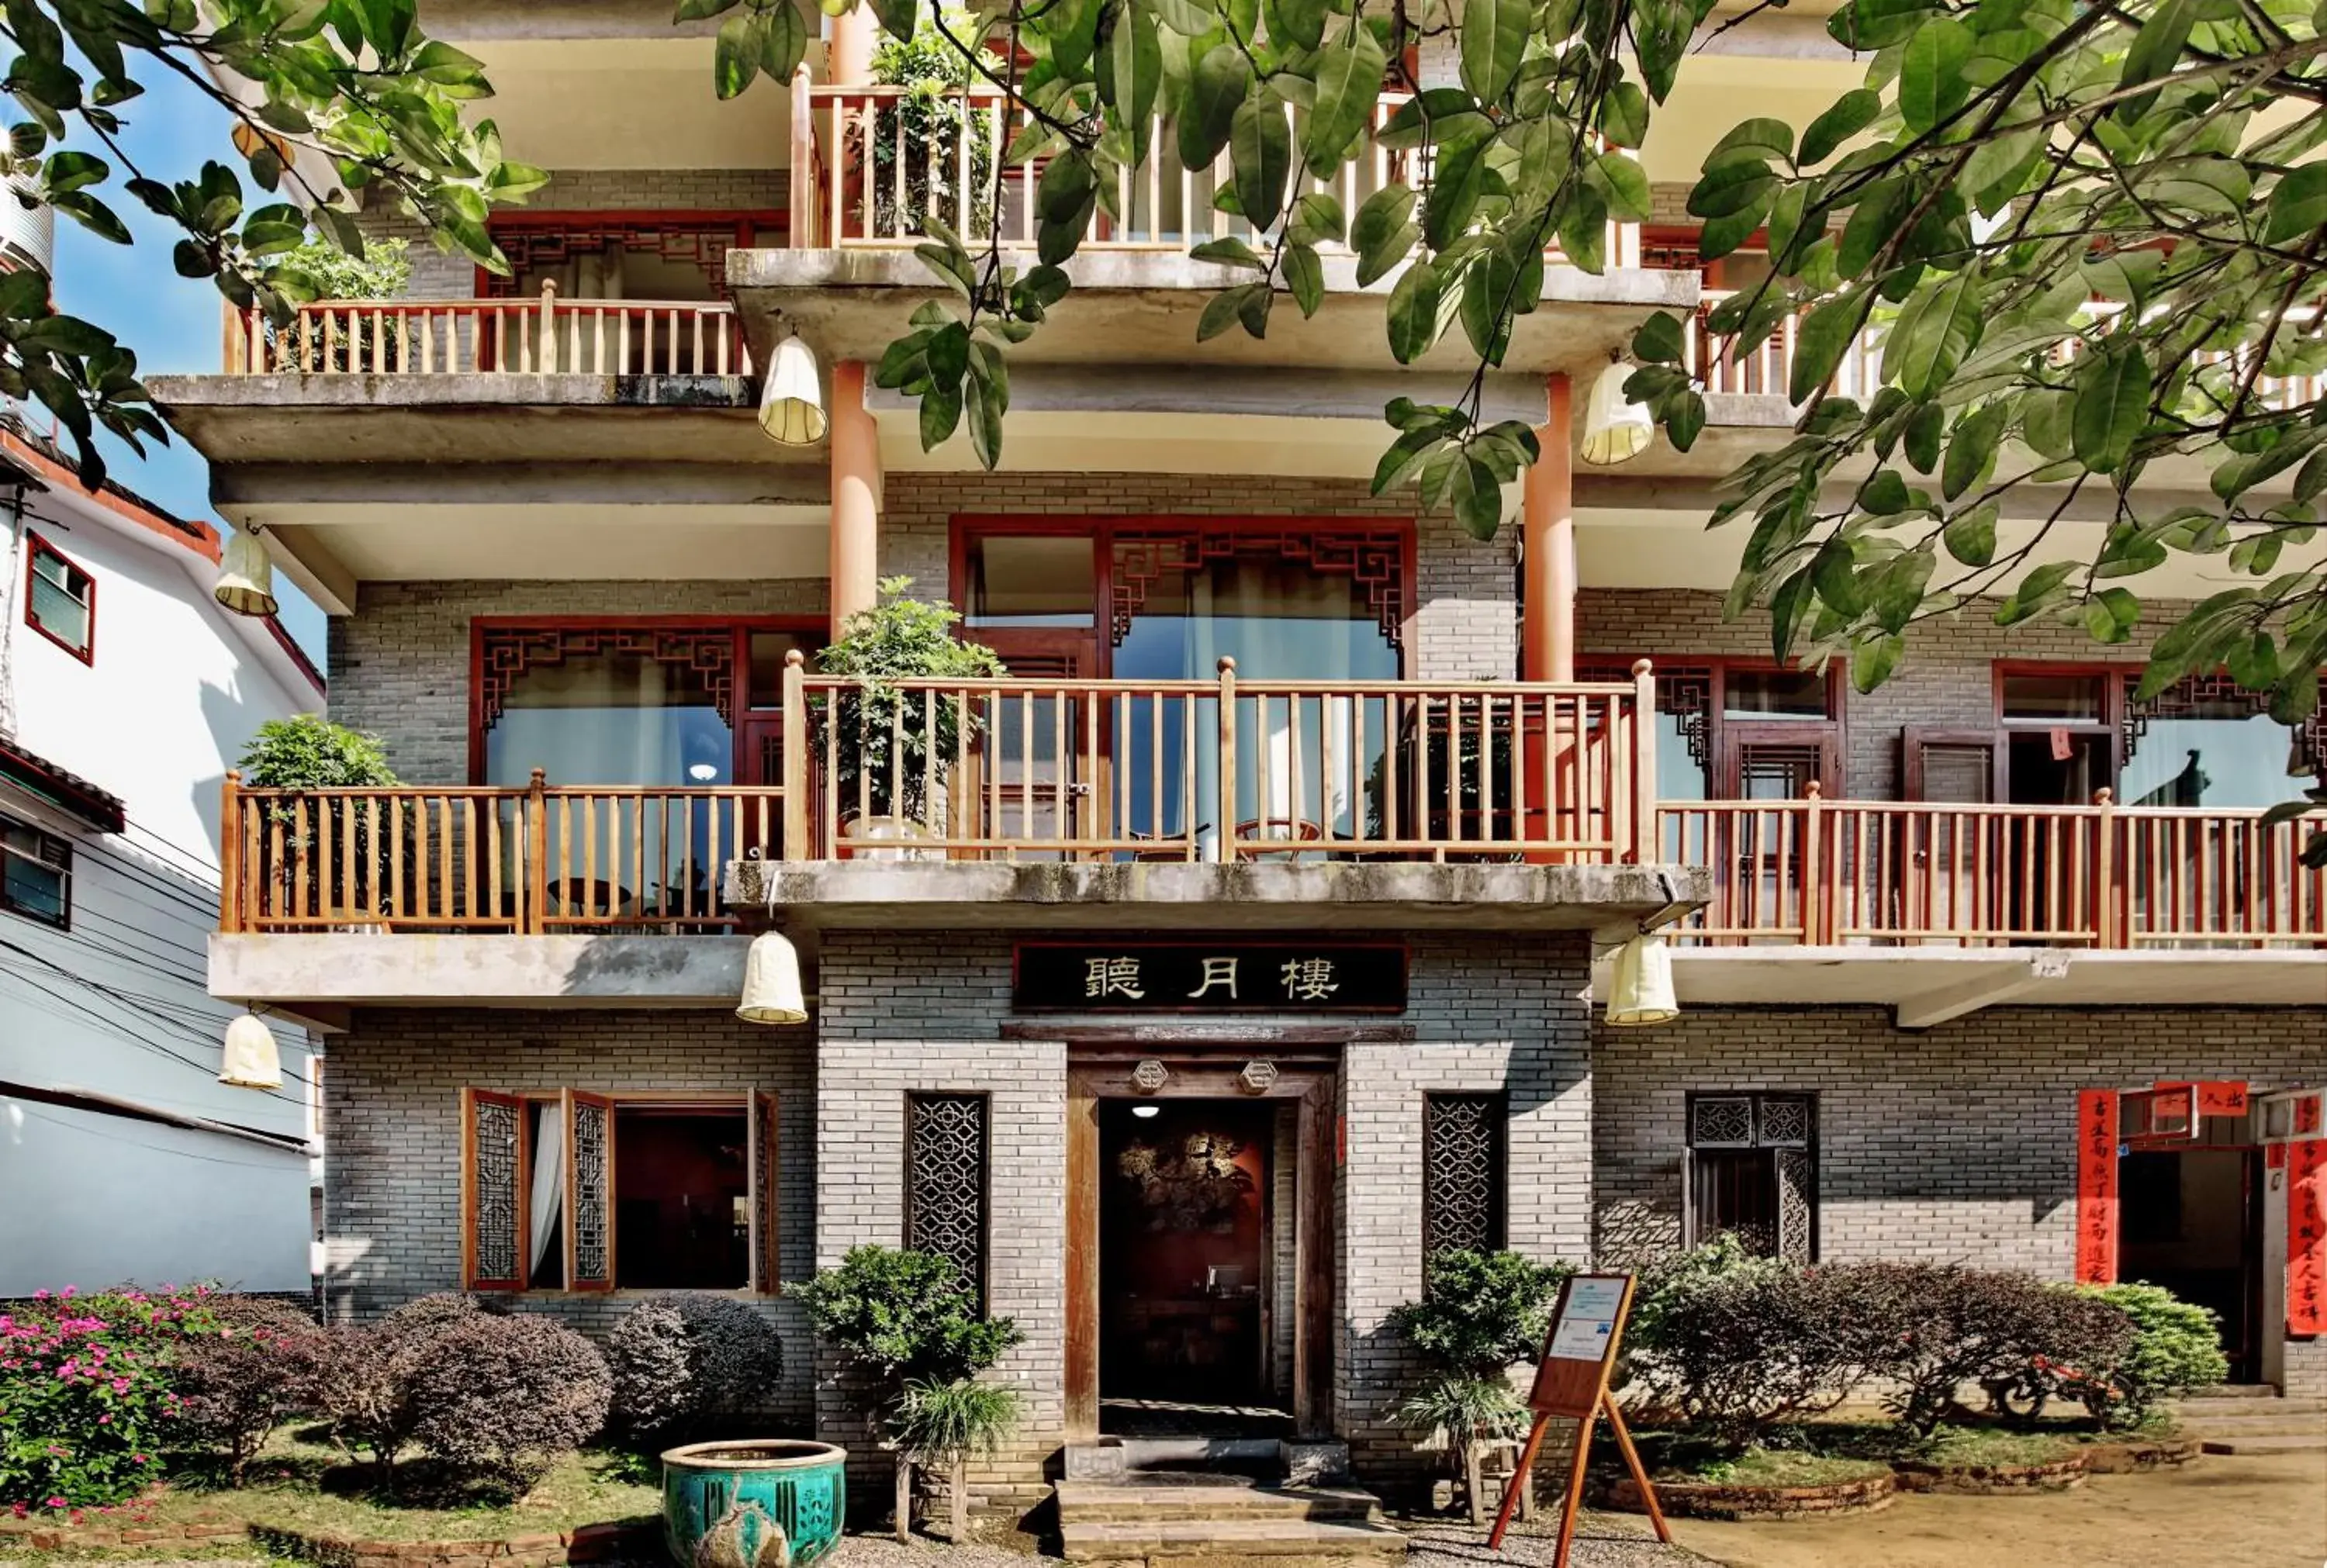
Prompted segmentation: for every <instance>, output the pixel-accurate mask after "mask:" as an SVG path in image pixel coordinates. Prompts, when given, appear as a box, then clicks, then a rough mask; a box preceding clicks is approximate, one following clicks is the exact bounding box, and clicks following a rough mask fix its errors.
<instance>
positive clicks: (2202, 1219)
mask: <svg viewBox="0 0 2327 1568" xmlns="http://www.w3.org/2000/svg"><path fill="white" fill-rule="evenodd" d="M2261 1164H2262V1162H2261V1154H2260V1151H2258V1150H2255V1149H2181V1150H2135V1151H2133V1152H2131V1153H2127V1154H2126V1156H2125V1158H2124V1160H2123V1162H2122V1163H2121V1164H2120V1166H2119V1169H2118V1171H2117V1179H2118V1192H2119V1204H2120V1213H2121V1215H2122V1221H2121V1230H2120V1234H2119V1238H2118V1256H2117V1276H2118V1277H2119V1278H2120V1279H2124V1280H2127V1281H2131V1282H2136V1283H2143V1284H2153V1285H2161V1286H2163V1287H2164V1288H2165V1289H2166V1290H2169V1291H2172V1292H2173V1293H2174V1294H2175V1295H2177V1296H2179V1297H2181V1298H2182V1300H2183V1301H2185V1302H2191V1303H2193V1304H2195V1305H2197V1306H2201V1307H2207V1308H2210V1309H2211V1310H2212V1311H2213V1313H2214V1315H2215V1316H2216V1317H2217V1318H2219V1319H2220V1321H2221V1325H2222V1350H2223V1352H2224V1354H2226V1355H2227V1356H2228V1357H2229V1362H2230V1380H2231V1381H2232V1382H2236V1383H2247V1382H2253V1381H2255V1380H2256V1379H2257V1377H2259V1376H2260V1366H2259V1361H2260V1352H2261V1345H2260V1339H2261V1334H2260V1329H2261V1298H2262V1209H2261V1203H2262V1181H2261V1175H2262V1171H2261Z"/></svg>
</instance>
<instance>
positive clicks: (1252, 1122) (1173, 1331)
mask: <svg viewBox="0 0 2327 1568" xmlns="http://www.w3.org/2000/svg"><path fill="white" fill-rule="evenodd" d="M1143 1112H1145V1113H1148V1114H1146V1115H1142V1114H1141V1113H1143ZM1275 1139H1276V1106H1274V1105H1273V1104H1271V1103H1270V1102H1267V1101H1263V1100H1212V1099H1179V1100H1117V1099H1110V1100H1106V1101H1102V1102H1101V1103H1100V1106H1099V1194H1100V1195H1099V1322H1100V1331H1099V1374H1098V1378H1099V1394H1100V1396H1101V1398H1102V1400H1104V1401H1106V1402H1108V1403H1109V1404H1110V1405H1113V1404H1115V1403H1116V1402H1120V1401H1154V1402H1168V1403H1169V1404H1172V1405H1182V1406H1186V1405H1198V1406H1212V1407H1219V1406H1238V1407H1246V1406H1260V1405H1273V1404H1274V1403H1275V1401H1274V1399H1273V1398H1271V1397H1270V1395H1269V1393H1268V1390H1269V1386H1270V1379H1269V1376H1268V1373H1269V1344H1268V1340H1269V1327H1270V1320H1271V1314H1270V1313H1269V1311H1267V1303H1268V1302H1269V1299H1270V1290H1271V1286H1272V1284H1273V1283H1274V1281H1273V1274H1274V1270H1273V1268H1272V1258H1271V1247H1270V1244H1269V1242H1270V1236H1271V1233H1272V1226H1273V1224H1274V1222H1275V1219H1276V1216H1275V1215H1274V1214H1273V1212H1272V1207H1273V1206H1272V1204H1271V1202H1270V1179H1271V1177H1272V1175H1273V1173H1274V1159H1273V1153H1274V1143H1275Z"/></svg>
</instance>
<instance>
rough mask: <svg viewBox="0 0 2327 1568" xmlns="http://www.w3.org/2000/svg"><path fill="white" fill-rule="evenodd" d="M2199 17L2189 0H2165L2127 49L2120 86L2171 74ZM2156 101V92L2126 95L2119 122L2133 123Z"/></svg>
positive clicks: (2127, 85) (2138, 84) (2118, 108)
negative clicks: (2127, 96)
mask: <svg viewBox="0 0 2327 1568" xmlns="http://www.w3.org/2000/svg"><path fill="white" fill-rule="evenodd" d="M2197 19H2198V18H2197V7H2196V6H2194V5H2191V4H2190V3H2189V0H2165V4H2163V5H2160V6H2159V7H2158V8H2157V9H2156V10H2155V11H2154V12H2153V13H2151V14H2150V17H2149V20H2147V21H2146V22H2144V23H2142V24H2141V31H2140V32H2138V33H2135V34H2134V37H2133V43H2132V46H2131V47H2129V48H2128V49H2126V51H2125V69H2124V71H2123V72H2122V73H2121V74H2120V75H2119V76H2118V77H2117V86H2118V88H2119V89H2124V88H2129V87H2139V86H2140V85H2141V84H2142V83H2144V82H2147V81H2156V80H2159V79H2162V78H2163V77H2165V76H2166V75H2168V74H2170V73H2171V72H2172V71H2173V68H2174V66H2175V65H2177V64H2179V63H2180V62H2181V59H2182V47H2183V46H2184V45H2185V44H2187V43H2188V42H2190V29H2191V25H2192V23H2195V22H2196V21H2197ZM2156 101H2157V95H2156V94H2155V93H2154V92H2147V93H2141V94H2138V95H2136V96H2135V97H2133V98H2126V100H2125V101H2124V102H2122V103H2120V104H2118V105H2117V120H2118V122H2119V123H2120V124H2123V125H2128V126H2129V125H2132V124H2133V123H2134V122H2135V121H2136V120H2139V119H2140V118H2141V117H2143V116H2144V115H2145V114H2147V113H2148V112H2149V110H2150V107H2151V106H2152V105H2153V104H2154V103H2156Z"/></svg>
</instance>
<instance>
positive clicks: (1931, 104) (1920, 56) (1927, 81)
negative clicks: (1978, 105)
mask: <svg viewBox="0 0 2327 1568" xmlns="http://www.w3.org/2000/svg"><path fill="white" fill-rule="evenodd" d="M1970 58H1971V30H1970V29H1969V28H1967V27H1966V26H1965V25H1964V24H1963V23H1960V22H1957V21H1954V20H1953V19H1951V18H1949V17H1944V16H1939V17H1933V18H1931V19H1930V21H1927V22H1925V23H1923V24H1922V25H1921V26H1920V27H1918V28H1916V29H1915V35H1914V36H1913V37H1912V38H1910V39H1909V40H1908V41H1907V52H1906V55H1905V57H1904V58H1903V59H1902V61H1901V62H1900V66H1899V117H1900V118H1901V119H1902V120H1903V121H1904V122H1905V123H1906V126H1907V129H1908V130H1909V131H1910V132H1911V133H1913V134H1914V135H1922V134H1923V133H1924V132H1925V131H1928V130H1930V128H1931V127H1932V126H1936V125H1938V124H1939V122H1940V121H1941V120H1942V119H1945V118H1946V117H1948V116H1949V115H1951V114H1953V113H1955V111H1956V110H1958V109H1959V108H1961V107H1963V105H1964V100H1965V99H1966V98H1968V97H1970V95H1971V84H1970V83H1969V82H1968V81H1967V80H1965V79H1964V62H1965V61H1967V60H1969V59H1970Z"/></svg>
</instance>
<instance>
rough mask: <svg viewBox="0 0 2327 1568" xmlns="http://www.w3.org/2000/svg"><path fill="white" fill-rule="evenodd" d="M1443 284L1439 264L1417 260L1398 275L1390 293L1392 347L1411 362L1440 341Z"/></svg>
mask: <svg viewBox="0 0 2327 1568" xmlns="http://www.w3.org/2000/svg"><path fill="white" fill-rule="evenodd" d="M1443 285H1444V280H1443V279H1442V278H1441V276H1440V275H1439V272H1438V268H1437V266H1435V264H1433V263H1432V262H1430V261H1427V260H1422V261H1416V263H1415V264H1414V265H1413V266H1409V267H1407V268H1406V271H1405V272H1404V273H1403V274H1402V275H1399V277H1398V280H1397V287H1395V288H1393V289H1392V290H1390V295H1389V313H1388V314H1389V351H1390V354H1391V356H1392V357H1393V358H1395V359H1397V362H1398V363H1399V364H1401V365H1411V364H1412V363H1414V361H1415V360H1416V359H1420V358H1421V357H1422V356H1423V355H1424V354H1425V353H1427V352H1429V350H1430V346H1431V345H1432V344H1433V343H1435V342H1436V341H1438V301H1439V293H1440V290H1441V288H1442V287H1443Z"/></svg>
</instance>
